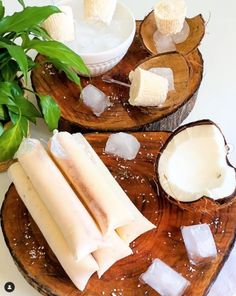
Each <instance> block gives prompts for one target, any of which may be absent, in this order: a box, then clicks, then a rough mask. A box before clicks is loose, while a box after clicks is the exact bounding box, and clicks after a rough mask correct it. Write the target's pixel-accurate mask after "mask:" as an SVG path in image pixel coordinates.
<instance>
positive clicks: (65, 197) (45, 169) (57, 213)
mask: <svg viewBox="0 0 236 296" xmlns="http://www.w3.org/2000/svg"><path fill="white" fill-rule="evenodd" d="M16 156H17V158H18V160H19V162H20V164H21V166H22V167H23V169H24V171H25V173H26V175H27V176H28V177H29V178H30V181H31V182H32V184H33V186H34V188H35V189H36V190H37V192H38V194H39V196H40V198H41V200H42V201H43V203H44V204H45V206H46V207H47V209H48V211H49V213H50V215H51V216H52V218H53V219H54V220H55V222H56V224H57V225H58V227H59V229H60V230H61V232H62V234H63V236H64V238H65V240H66V242H67V244H68V246H69V247H70V248H71V250H72V252H73V254H74V256H75V258H77V260H81V259H82V258H83V257H85V256H86V255H88V254H89V253H91V252H93V251H95V250H96V249H97V248H98V246H100V245H101V244H102V240H103V239H102V235H101V232H100V231H99V229H98V227H97V226H96V224H95V222H94V220H93V219H92V217H91V216H90V214H89V213H88V211H87V210H86V208H85V207H84V205H83V204H82V203H81V201H80V200H79V198H78V197H77V196H76V194H75V192H74V191H73V190H72V188H71V187H70V185H69V184H68V182H67V181H66V179H65V178H64V176H63V175H62V173H61V172H60V170H59V169H58V168H57V166H56V165H55V164H54V162H53V161H52V159H51V158H50V157H49V155H48V154H47V152H46V150H45V149H44V147H43V146H42V144H41V143H40V142H39V141H38V140H35V139H25V140H24V141H23V142H22V144H21V146H20V148H19V150H18V152H17V155H16Z"/></svg>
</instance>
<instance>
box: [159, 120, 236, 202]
mask: <svg viewBox="0 0 236 296" xmlns="http://www.w3.org/2000/svg"><path fill="white" fill-rule="evenodd" d="M227 152H228V150H227V147H226V145H225V141H224V136H223V134H222V133H221V131H220V130H219V129H218V128H217V126H216V125H214V124H202V125H195V126H191V127H187V128H186V129H183V130H182V131H180V132H179V133H177V134H176V135H174V136H173V138H172V139H171V140H170V142H169V143H168V144H167V146H166V148H165V149H164V150H163V152H162V155H161V156H160V159H159V162H158V175H159V181H160V184H161V186H162V188H163V189H164V191H165V192H166V193H167V194H168V195H169V196H171V197H172V198H174V199H176V200H178V201H182V202H192V201H195V200H198V199H200V198H201V197H204V196H205V197H209V198H211V199H214V200H217V199H221V198H225V197H229V196H230V195H232V194H233V192H234V191H235V188H236V175H235V169H234V168H233V167H231V166H229V164H228V163H227V158H226V155H227Z"/></svg>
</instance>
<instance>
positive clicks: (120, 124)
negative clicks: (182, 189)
mask: <svg viewBox="0 0 236 296" xmlns="http://www.w3.org/2000/svg"><path fill="white" fill-rule="evenodd" d="M42 60H43V57H42V56H38V57H37V61H38V62H41V61H42ZM138 65H139V66H143V67H144V68H146V69H149V68H150V67H171V68H172V70H173V72H174V75H175V84H176V90H177V91H176V92H173V91H172V92H169V94H168V98H167V101H166V103H165V104H164V105H163V106H162V108H138V107H133V106H131V105H129V103H128V99H129V89H128V88H126V87H121V86H118V85H115V84H107V83H104V82H103V81H102V78H101V77H95V78H92V79H91V80H89V79H88V78H81V83H82V86H86V85H87V84H89V83H92V84H93V85H95V86H96V87H98V88H99V89H100V90H102V91H104V93H106V95H108V96H110V98H111V101H112V103H113V106H112V107H111V108H109V109H108V110H106V111H105V112H104V113H103V114H102V115H101V116H100V117H96V116H95V115H94V114H93V113H92V111H91V110H90V109H89V108H87V107H86V106H85V105H84V104H83V102H82V101H81V100H80V87H79V86H77V85H75V84H74V83H72V82H71V81H69V80H68V79H67V78H66V77H65V75H64V74H62V73H61V74H60V73H58V72H57V71H56V70H55V69H54V68H49V69H48V67H47V65H46V66H45V65H44V66H40V67H38V68H36V69H35V70H34V71H33V72H32V76H31V78H32V84H33V87H34V89H35V91H36V92H38V93H41V94H49V95H52V96H53V97H54V99H55V100H56V102H57V103H58V105H59V106H60V108H61V111H62V117H61V121H60V129H61V130H67V131H70V132H74V131H78V130H80V131H83V132H91V131H102V132H104V131H131V130H132V131H144V130H148V131H154V130H169V131H172V130H173V129H175V128H176V127H177V126H179V124H180V123H181V122H182V121H183V120H184V119H185V118H186V117H187V116H188V114H189V113H190V111H191V110H192V108H193V106H194V104H195V101H196V97H197V91H198V88H199V86H200V83H201V81H202V74H203V60H202V56H201V54H200V52H199V51H198V50H195V51H193V52H191V53H190V54H189V55H188V57H187V58H185V57H183V56H182V55H181V54H178V53H167V54H162V55H159V56H155V57H152V56H151V55H150V54H149V53H148V52H147V50H146V49H145V48H144V47H143V46H142V43H141V40H140V38H139V37H138V35H136V37H135V39H134V42H133V44H132V46H131V47H130V49H129V51H128V53H127V54H126V56H125V57H124V59H123V60H122V61H121V62H120V63H119V64H118V65H117V66H116V67H114V68H113V69H112V70H111V71H109V72H107V73H106V75H108V76H110V77H112V78H114V79H117V80H120V81H123V82H126V83H128V82H129V80H128V75H129V73H130V71H131V70H134V69H135V68H136V67H137V66H138Z"/></svg>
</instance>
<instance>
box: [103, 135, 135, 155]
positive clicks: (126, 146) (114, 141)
mask: <svg viewBox="0 0 236 296" xmlns="http://www.w3.org/2000/svg"><path fill="white" fill-rule="evenodd" d="M139 149H140V143H139V141H138V140H137V139H136V138H135V137H134V136H132V135H129V134H126V133H117V134H112V135H111V136H110V137H109V139H108V141H107V143H106V147H105V152H106V153H107V154H113V155H116V156H119V157H121V158H124V159H128V160H132V159H135V157H136V156H137V154H138V152H139Z"/></svg>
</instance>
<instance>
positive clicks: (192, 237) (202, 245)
mask: <svg viewBox="0 0 236 296" xmlns="http://www.w3.org/2000/svg"><path fill="white" fill-rule="evenodd" d="M181 232H182V235H183V239H184V244H185V247H186V249H187V252H188V257H189V260H190V262H191V263H192V264H195V265H197V264H200V263H204V262H208V261H211V260H212V259H214V258H215V257H216V256H217V249H216V245H215V241H214V238H213V235H212V232H211V229H210V227H209V225H208V224H199V225H191V226H184V227H182V228H181Z"/></svg>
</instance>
